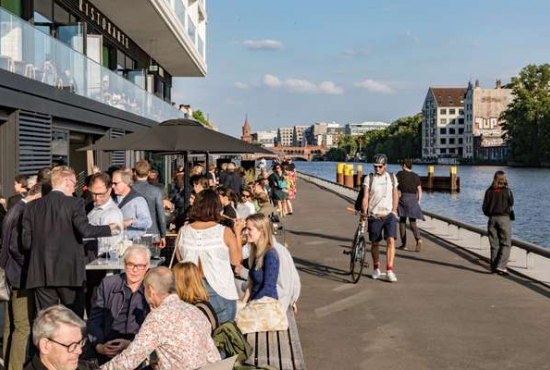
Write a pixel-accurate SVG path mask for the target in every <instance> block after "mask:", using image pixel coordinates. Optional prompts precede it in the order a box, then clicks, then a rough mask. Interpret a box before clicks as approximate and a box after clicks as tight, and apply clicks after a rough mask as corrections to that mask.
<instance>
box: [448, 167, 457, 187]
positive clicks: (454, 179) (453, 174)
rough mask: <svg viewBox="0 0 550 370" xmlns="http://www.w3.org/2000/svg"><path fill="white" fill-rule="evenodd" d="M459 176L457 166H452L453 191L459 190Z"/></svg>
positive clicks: (450, 179) (451, 180)
mask: <svg viewBox="0 0 550 370" xmlns="http://www.w3.org/2000/svg"><path fill="white" fill-rule="evenodd" d="M456 179H457V176H456V166H451V169H450V177H449V181H450V182H451V191H457V189H458V184H457V180H456Z"/></svg>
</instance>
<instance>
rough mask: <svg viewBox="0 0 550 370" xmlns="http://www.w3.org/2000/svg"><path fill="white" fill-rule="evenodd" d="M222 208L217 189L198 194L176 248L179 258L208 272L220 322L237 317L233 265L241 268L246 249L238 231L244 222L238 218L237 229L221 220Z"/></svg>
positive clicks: (206, 278) (208, 286)
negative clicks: (238, 236) (243, 252)
mask: <svg viewBox="0 0 550 370" xmlns="http://www.w3.org/2000/svg"><path fill="white" fill-rule="evenodd" d="M221 209H222V206H221V203H220V199H219V197H218V194H216V192H215V191H214V190H211V189H206V190H203V191H202V192H201V193H200V194H197V197H196V199H195V202H194V203H193V206H192V207H191V211H190V213H189V223H187V224H186V225H184V226H183V227H182V228H181V229H180V231H179V234H178V239H177V241H176V248H177V257H178V261H180V262H192V263H194V264H195V265H196V266H197V267H198V269H199V271H200V272H201V274H202V275H203V276H204V279H203V281H204V284H205V286H206V291H207V292H208V296H209V297H210V304H211V305H212V307H214V310H215V311H216V315H217V316H218V319H219V321H220V323H224V322H226V321H229V320H234V318H235V313H236V302H237V299H238V295H237V288H236V286H235V280H234V278H233V271H232V269H231V266H234V267H235V271H236V272H237V273H238V272H239V271H240V269H241V259H242V258H241V256H242V251H241V247H240V245H239V242H238V240H237V237H236V234H237V235H240V233H241V232H242V230H243V227H244V222H236V223H235V233H233V231H232V230H231V229H230V228H228V227H225V226H223V225H221V224H220V223H219V222H220V220H221Z"/></svg>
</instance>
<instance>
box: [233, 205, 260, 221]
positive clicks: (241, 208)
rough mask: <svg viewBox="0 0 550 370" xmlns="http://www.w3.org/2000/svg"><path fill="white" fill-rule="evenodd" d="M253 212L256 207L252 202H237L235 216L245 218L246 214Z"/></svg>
mask: <svg viewBox="0 0 550 370" xmlns="http://www.w3.org/2000/svg"><path fill="white" fill-rule="evenodd" d="M255 213H256V208H255V207H254V203H252V202H245V203H239V204H237V218H242V219H245V218H247V217H248V216H250V215H253V214H255Z"/></svg>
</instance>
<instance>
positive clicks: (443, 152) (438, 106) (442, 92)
mask: <svg viewBox="0 0 550 370" xmlns="http://www.w3.org/2000/svg"><path fill="white" fill-rule="evenodd" d="M465 94H466V88H433V87H432V88H430V89H429V90H428V94H427V95H426V98H425V100H424V105H423V107H422V116H423V118H422V159H423V160H429V161H431V160H433V161H436V160H441V159H443V160H449V159H451V160H452V159H457V158H464V157H465V154H466V152H465V150H464V148H465V136H466V125H465V119H464V99H465V98H464V97H465Z"/></svg>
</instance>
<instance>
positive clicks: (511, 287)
mask: <svg viewBox="0 0 550 370" xmlns="http://www.w3.org/2000/svg"><path fill="white" fill-rule="evenodd" d="M295 203H296V207H295V213H294V215H292V216H289V217H288V218H286V219H285V224H286V227H287V232H286V240H287V243H288V245H289V246H290V248H291V250H292V253H293V255H294V258H295V262H296V265H297V267H298V269H299V271H300V275H301V279H302V296H301V299H300V301H299V312H298V315H297V322H298V327H299V330H300V338H301V342H302V346H303V350H304V355H305V360H306V365H307V367H308V368H309V369H371V370H378V369H380V370H400V369H403V370H416V369H418V370H420V369H438V370H441V369H515V370H521V369H537V370H542V369H550V349H549V347H548V342H549V340H550V289H548V288H546V287H544V286H541V285H540V284H538V283H534V282H532V281H529V280H525V279H523V278H520V277H516V276H510V277H501V276H497V275H491V274H489V273H488V271H487V264H486V263H485V262H483V261H481V260H479V259H478V258H477V257H473V256H471V255H470V254H468V253H466V252H463V251H460V250H457V249H455V248H453V247H451V246H447V245H443V243H441V242H437V243H436V242H434V240H430V239H428V238H426V237H425V238H424V249H423V251H422V252H421V253H415V252H407V251H398V252H397V257H396V265H395V272H396V275H397V278H398V279H399V281H398V282H397V283H394V284H391V283H387V282H384V281H374V280H372V279H370V277H368V276H364V277H363V278H362V279H361V280H360V281H359V283H358V284H357V285H354V284H350V283H349V279H350V277H349V275H348V265H349V257H348V256H347V255H343V254H342V251H343V250H344V249H346V248H349V246H350V244H351V237H352V235H353V232H354V230H355V227H356V223H357V218H356V217H354V216H353V215H352V214H351V213H349V212H347V211H346V210H345V208H346V207H348V206H350V204H349V203H348V202H347V201H345V200H343V199H342V198H340V197H339V196H337V195H335V194H333V193H330V192H328V191H325V190H323V189H322V188H319V187H318V186H316V185H313V184H310V183H307V182H305V181H303V180H299V183H298V194H297V200H296V201H295ZM409 239H410V241H412V240H413V238H412V235H411V236H410V237H409ZM382 250H385V248H382ZM368 261H369V263H371V261H372V260H371V258H370V256H369V258H368ZM383 262H384V260H383ZM370 272H371V268H370V267H369V269H368V271H367V274H369V275H370Z"/></svg>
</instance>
